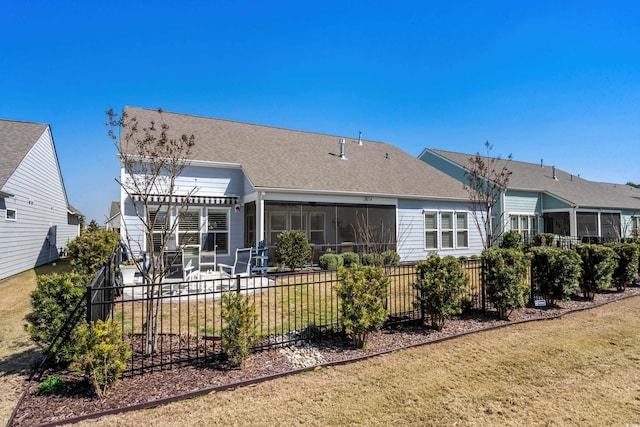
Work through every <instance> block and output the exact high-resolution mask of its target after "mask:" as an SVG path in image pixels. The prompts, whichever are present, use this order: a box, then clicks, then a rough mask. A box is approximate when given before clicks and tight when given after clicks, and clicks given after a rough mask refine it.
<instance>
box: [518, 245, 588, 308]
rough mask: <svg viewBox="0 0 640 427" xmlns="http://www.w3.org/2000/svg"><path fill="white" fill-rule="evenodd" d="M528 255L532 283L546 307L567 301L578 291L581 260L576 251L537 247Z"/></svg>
mask: <svg viewBox="0 0 640 427" xmlns="http://www.w3.org/2000/svg"><path fill="white" fill-rule="evenodd" d="M530 254H531V255H530V256H531V276H532V281H533V283H535V284H536V287H537V290H538V292H540V293H541V294H542V295H543V297H544V299H545V300H546V302H547V304H548V305H553V304H556V302H558V301H564V300H567V299H568V298H569V296H570V295H571V294H572V293H573V292H575V291H576V290H577V289H578V280H579V278H580V264H581V259H580V256H579V255H578V253H577V252H576V251H574V250H573V249H560V248H556V247H552V246H537V247H532V248H531V250H530Z"/></svg>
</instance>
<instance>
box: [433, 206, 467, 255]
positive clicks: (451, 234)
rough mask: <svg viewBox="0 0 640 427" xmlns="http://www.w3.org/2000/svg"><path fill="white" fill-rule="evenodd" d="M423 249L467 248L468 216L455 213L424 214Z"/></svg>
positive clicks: (435, 212) (463, 213)
mask: <svg viewBox="0 0 640 427" xmlns="http://www.w3.org/2000/svg"><path fill="white" fill-rule="evenodd" d="M424 236H425V239H424V241H425V249H427V250H433V249H458V248H468V247H469V214H468V213H467V212H456V211H425V212H424Z"/></svg>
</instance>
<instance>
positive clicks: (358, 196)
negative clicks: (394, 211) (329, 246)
mask: <svg viewBox="0 0 640 427" xmlns="http://www.w3.org/2000/svg"><path fill="white" fill-rule="evenodd" d="M256 190H257V191H263V192H264V195H265V200H283V199H282V197H285V196H286V197H287V198H288V199H287V200H293V199H294V198H293V197H292V196H294V197H297V198H296V200H299V199H301V198H304V197H307V198H308V197H309V196H311V197H314V198H317V199H326V200H328V201H336V200H335V197H340V198H343V199H353V200H355V201H357V203H362V202H369V203H376V202H377V203H381V202H390V203H394V204H395V203H397V200H399V199H403V200H435V201H446V202H460V201H469V199H468V198H466V197H442V196H423V195H410V194H409V195H407V194H402V195H399V194H384V193H361V192H351V191H326V190H301V189H291V188H266V187H261V188H256ZM277 197H280V199H278V198H277ZM345 203H351V202H345Z"/></svg>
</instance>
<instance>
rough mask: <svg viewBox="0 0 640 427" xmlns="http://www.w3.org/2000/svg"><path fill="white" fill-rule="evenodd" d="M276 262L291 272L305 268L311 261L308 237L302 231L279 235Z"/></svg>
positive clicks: (286, 232)
mask: <svg viewBox="0 0 640 427" xmlns="http://www.w3.org/2000/svg"><path fill="white" fill-rule="evenodd" d="M275 255H276V261H277V262H279V263H281V264H284V265H286V266H287V268H289V270H295V269H296V268H301V267H304V265H305V264H307V263H308V262H309V260H310V259H311V255H312V252H311V245H309V241H308V240H307V235H306V234H305V233H303V232H301V231H285V232H283V233H280V234H278V240H277V241H276V253H275Z"/></svg>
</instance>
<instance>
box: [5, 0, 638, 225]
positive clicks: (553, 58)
mask: <svg viewBox="0 0 640 427" xmlns="http://www.w3.org/2000/svg"><path fill="white" fill-rule="evenodd" d="M0 11H1V12H0V52H2V54H1V55H0V118H4V119H11V120H23V121H34V122H40V123H49V124H51V126H52V130H53V136H54V140H55V144H56V148H57V151H58V156H59V160H60V165H61V168H62V173H63V176H64V180H65V185H66V189H67V193H68V196H69V200H70V202H71V204H73V205H74V206H76V207H77V208H78V209H80V210H81V211H82V212H84V213H85V214H86V215H87V217H88V219H96V220H97V221H99V222H101V223H102V222H104V220H105V218H106V215H107V213H108V209H109V205H110V202H111V201H112V200H117V199H118V198H119V188H118V185H117V184H116V182H115V181H114V178H115V177H116V176H117V175H118V173H119V164H118V161H117V159H116V157H115V149H114V147H113V145H112V144H111V141H110V140H109V139H108V137H107V134H106V130H107V129H106V127H105V126H104V122H105V121H106V116H105V114H104V111H105V110H107V109H109V108H110V107H113V108H114V109H116V110H120V109H122V108H123V107H124V106H125V105H132V106H137V107H147V108H157V107H162V108H163V109H165V110H167V111H176V112H183V113H188V114H195V115H202V116H208V117H216V118H223V119H230V120H237V121H242V122H250V123H259V124H264V125H270V126H278V127H284V128H291V129H299V130H307V131H313V132H321V133H328V134H336V135H353V136H354V137H357V135H358V131H359V130H362V131H363V137H364V138H366V139H371V140H375V141H384V142H389V143H391V144H394V145H397V146H399V147H400V148H402V149H404V150H405V151H407V152H409V153H410V154H413V155H418V154H419V153H420V152H421V151H422V150H423V149H424V148H425V147H430V148H439V149H446V150H452V151H460V152H468V153H476V152H478V151H481V152H484V145H483V144H484V142H485V141H487V140H489V141H490V142H491V143H492V144H493V147H494V148H493V151H492V154H494V155H502V156H503V157H505V156H507V155H508V154H510V153H511V154H512V155H513V158H514V159H515V160H522V161H529V162H535V163H538V162H540V159H544V162H545V164H548V165H556V166H557V167H559V168H561V169H563V170H566V171H568V172H570V173H574V174H579V175H581V176H582V177H584V178H587V179H592V180H597V181H607V182H620V183H625V182H627V181H633V182H640V176H639V174H638V172H637V169H638V168H637V164H638V157H639V156H638V154H636V153H637V152H638V151H639V150H640V144H639V143H638V142H639V141H640V117H639V115H640V25H638V22H640V3H638V2H631V1H629V2H620V1H607V2H604V1H601V2H590V1H580V2H577V1H576V2H569V1H567V2H558V1H553V2H544V1H535V2H533V1H532V2H513V1H505V2H490V1H487V2H477V1H469V2H431V1H424V2H418V1H416V2H408V1H394V2H378V1H362V2H354V1H340V2H333V1H322V2H316V3H314V2H300V1H297V2H278V1H272V2H258V1H233V2H232V1H211V2H204V1H203V2H194V1H181V2H180V3H178V2H162V1H154V2H142V1H141V2H120V1H111V2H80V1H75V2H67V1H14V0H7V1H5V2H4V3H3V5H2V6H0ZM283 167H286V165H283Z"/></svg>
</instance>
